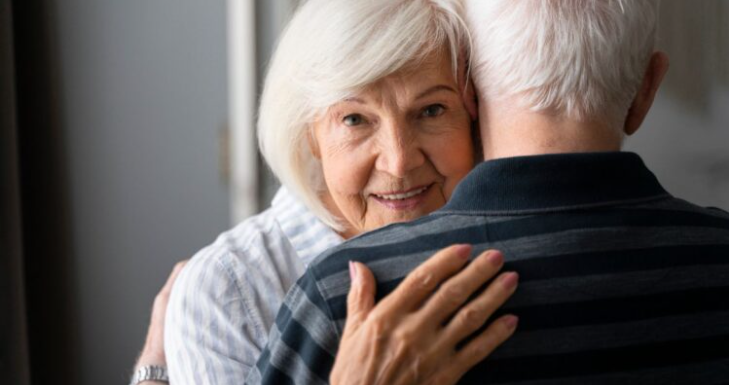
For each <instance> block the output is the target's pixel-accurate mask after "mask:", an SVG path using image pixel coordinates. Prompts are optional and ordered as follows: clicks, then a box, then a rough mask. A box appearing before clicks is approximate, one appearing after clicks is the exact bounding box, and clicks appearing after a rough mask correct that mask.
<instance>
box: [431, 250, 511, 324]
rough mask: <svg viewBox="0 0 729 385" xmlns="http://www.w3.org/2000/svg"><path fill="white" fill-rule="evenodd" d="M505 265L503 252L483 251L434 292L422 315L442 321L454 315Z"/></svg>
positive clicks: (434, 320)
mask: <svg viewBox="0 0 729 385" xmlns="http://www.w3.org/2000/svg"><path fill="white" fill-rule="evenodd" d="M503 265H504V257H503V255H502V254H501V252H499V251H496V250H488V251H485V252H483V253H481V254H480V255H479V256H478V257H477V258H476V259H474V260H473V262H471V263H470V264H469V265H468V266H467V267H466V268H465V269H463V271H461V272H460V273H458V274H457V275H455V276H453V277H451V278H450V279H449V280H448V281H446V283H444V284H443V285H442V286H441V287H440V288H439V289H438V291H436V292H435V294H433V297H431V298H430V299H429V300H428V302H427V303H426V305H425V306H424V307H423V310H422V316H421V317H423V319H424V320H428V321H429V322H435V323H442V322H444V321H445V320H447V319H448V318H450V317H451V315H453V313H454V312H455V311H456V310H458V309H459V308H460V307H461V306H463V304H464V303H465V302H466V301H467V300H468V299H469V298H470V297H471V295H472V294H473V293H474V292H475V291H476V290H477V289H478V288H480V287H481V286H483V285H484V284H485V283H486V282H488V281H489V280H490V279H491V278H493V277H494V276H495V275H496V273H497V272H498V271H499V269H501V267H502V266H503Z"/></svg>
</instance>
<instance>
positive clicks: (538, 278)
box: [249, 0, 729, 384]
mask: <svg viewBox="0 0 729 385" xmlns="http://www.w3.org/2000/svg"><path fill="white" fill-rule="evenodd" d="M466 5H467V6H466V14H467V16H466V18H467V21H468V23H469V24H470V28H471V30H472V32H473V43H474V46H473V52H472V60H473V62H472V76H473V79H474V83H475V85H476V90H477V92H478V95H479V106H478V109H479V116H480V121H479V125H480V133H481V138H482V140H483V152H484V155H485V158H486V161H485V162H484V163H482V164H480V165H479V166H478V167H476V169H474V170H473V171H472V172H471V173H470V174H469V176H468V177H467V178H466V179H465V180H464V181H463V182H461V184H460V185H459V187H458V188H457V190H456V192H455V193H454V195H453V197H452V199H451V201H450V202H449V203H448V204H447V205H446V206H445V207H444V208H443V209H441V210H440V211H438V212H436V213H434V214H432V215H430V216H428V217H426V218H423V219H420V220H417V221H414V222H411V223H405V224H399V225H394V226H389V227H387V228H385V229H382V230H377V231H374V232H372V233H369V234H365V235H363V236H360V237H358V238H355V239H353V240H350V241H348V242H345V243H344V244H343V245H341V246H339V247H336V248H334V249H333V250H331V251H329V252H326V253H325V254H324V255H322V256H320V257H319V258H318V260H317V261H316V262H315V263H313V264H312V265H310V267H309V270H308V271H307V273H306V274H305V275H304V276H303V277H302V278H301V279H300V280H299V282H298V283H297V284H296V285H295V286H294V288H293V289H292V291H291V292H289V295H288V296H287V299H286V301H285V303H284V306H283V307H282V309H281V311H280V312H279V316H278V318H277V321H276V324H275V325H274V328H273V330H272V333H271V339H270V341H269V345H268V348H267V349H266V351H265V352H264V354H263V356H262V357H261V359H260V360H259V362H258V365H257V370H255V371H253V373H252V374H251V376H250V377H249V381H250V382H259V381H262V382H270V383H279V382H280V381H285V382H292V381H293V382H299V381H300V379H302V378H309V379H311V378H319V379H328V378H329V375H330V373H329V371H330V370H331V367H332V361H333V359H334V358H333V357H334V356H335V353H336V352H335V351H331V348H330V347H331V346H336V344H337V341H338V340H339V339H340V338H342V336H343V334H344V337H345V340H346V339H347V333H346V332H344V331H343V329H344V320H345V318H346V315H347V302H346V299H345V295H346V293H347V289H348V288H349V287H350V284H352V285H354V286H355V287H356V286H357V285H362V282H365V281H367V280H366V279H365V278H367V277H368V274H369V271H368V270H367V269H365V268H364V266H363V265H361V264H359V263H362V264H364V265H367V266H368V267H369V269H371V271H372V273H374V276H375V277H376V278H377V281H378V286H377V288H376V289H377V294H378V296H384V295H387V293H388V292H390V291H391V290H392V288H394V287H395V286H396V285H397V284H398V283H399V282H400V281H401V280H403V278H404V277H406V276H407V275H408V273H409V272H410V271H411V270H412V269H414V268H415V267H416V266H418V265H419V264H421V263H422V262H424V261H426V260H427V259H428V258H429V257H430V256H431V255H433V253H434V252H435V251H436V250H438V249H441V248H443V247H445V246H448V245H451V244H454V243H461V244H464V243H465V244H471V245H473V247H474V251H479V250H485V249H490V248H496V249H500V250H502V251H503V252H504V255H505V259H506V268H507V269H510V270H514V271H516V272H518V273H519V276H520V282H521V283H520V288H519V290H518V291H517V293H516V294H515V295H514V297H512V299H511V300H509V302H507V304H506V305H505V307H504V309H501V310H500V311H499V312H497V313H499V314H502V313H512V314H515V315H517V316H518V317H519V319H520V324H519V330H518V331H517V332H516V334H515V335H514V337H513V338H512V339H511V340H509V341H507V342H506V343H505V344H504V345H503V346H502V347H501V348H500V349H499V350H497V351H496V352H495V353H494V354H493V355H491V357H490V358H489V359H488V360H486V361H484V362H482V363H480V364H478V365H476V366H475V367H474V368H473V369H471V370H470V371H468V372H467V373H466V374H465V376H464V377H462V378H461V381H462V382H467V383H479V384H480V383H488V384H491V383H494V384H496V383H499V384H503V383H520V384H521V383H529V384H536V383H539V384H588V383H589V384H608V383H610V384H613V383H631V384H633V383H634V384H652V383H655V384H658V383H660V384H666V383H671V384H716V383H722V382H726V381H727V379H729V301H728V300H727V298H729V279H728V277H729V214H727V213H726V212H723V211H720V210H717V209H705V208H701V207H697V206H695V205H692V204H690V203H688V202H685V201H683V200H680V199H677V198H674V197H673V196H671V195H670V194H669V193H668V192H666V191H665V190H664V189H663V188H662V187H661V185H660V184H659V183H658V181H657V180H656V178H655V177H654V175H653V174H652V173H651V172H650V171H649V170H648V169H647V168H646V166H645V165H644V164H643V162H642V161H641V159H640V157H639V156H638V155H636V154H632V153H624V152H620V149H621V145H622V142H623V138H624V136H625V135H630V134H633V133H634V132H636V130H637V129H638V128H639V127H640V125H641V123H642V122H643V119H644V117H645V116H646V114H647V113H648V110H649V109H650V107H651V104H652V102H653V98H654V96H655V94H656V91H657V89H658V87H659V85H660V83H661V80H662V78H663V75H664V74H665V72H666V70H667V67H668V62H667V58H666V57H665V55H664V54H662V53H657V52H655V51H654V42H655V33H656V18H657V1H652V0H641V1H628V0H625V1H619V0H583V1H574V0H519V1H515V0H467V1H466ZM349 261H358V262H359V263H358V264H355V265H354V268H353V269H352V270H351V271H352V274H351V277H352V278H351V280H350V274H347V270H348V266H349V265H350V264H349ZM421 278H423V282H422V284H423V285H425V286H427V285H428V277H421ZM430 278H432V277H430ZM362 290H364V289H362ZM354 291H356V290H353V292H354ZM456 294H458V293H456ZM461 294H462V293H461ZM470 314H471V315H472V316H471V317H470V322H475V323H476V324H479V323H487V322H486V320H485V318H487V317H489V316H490V319H495V318H496V317H495V316H494V315H493V314H492V309H479V308H478V307H477V306H473V309H472V311H471V312H470ZM479 317H480V319H479ZM474 319H476V321H474ZM447 321H448V320H447ZM466 321H468V320H466ZM348 322H349V321H348ZM446 323H447V322H446ZM380 326H382V327H387V325H380ZM347 327H349V325H348V326H347ZM406 337H407V336H406ZM410 337H412V336H410ZM415 338H417V336H415ZM342 343H345V341H342ZM372 344H373V346H375V345H378V344H379V342H378V341H373V342H372ZM388 354H390V355H391V357H392V360H393V365H397V362H396V361H397V359H398V355H399V354H401V352H399V351H392V352H389V353H388ZM426 364H427V363H424V365H423V366H422V367H415V368H403V370H409V371H414V372H415V374H414V376H412V377H411V378H414V379H415V380H416V382H417V373H418V372H425V371H427V369H428V368H427V366H426ZM312 374H313V376H312Z"/></svg>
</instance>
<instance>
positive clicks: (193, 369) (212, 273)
mask: <svg viewBox="0 0 729 385" xmlns="http://www.w3.org/2000/svg"><path fill="white" fill-rule="evenodd" d="M202 257H203V258H193V259H192V260H190V262H189V263H188V265H187V266H185V268H184V269H183V271H182V272H181V273H180V276H179V277H178V280H177V281H176V282H175V285H174V287H173V289H172V294H171V296H170V302H169V304H168V308H167V314H166V317H165V354H166V357H167V365H168V371H169V375H170V381H171V383H173V384H175V385H188V384H189V385H192V384H195V385H207V384H216V385H227V384H240V383H241V382H242V381H243V379H244V378H245V377H246V375H247V374H248V371H249V370H250V369H251V368H252V367H253V365H254V364H255V362H256V359H257V358H258V356H259V355H260V353H261V350H262V348H263V343H264V341H265V339H264V338H265V329H261V328H262V327H261V326H260V325H258V322H257V321H256V320H257V319H259V318H256V317H255V314H253V313H251V312H252V311H254V310H255V308H253V307H250V306H248V305H247V298H246V292H245V287H244V286H241V285H240V284H239V282H237V281H236V279H235V276H234V275H233V274H232V272H230V271H229V269H226V267H225V266H224V265H223V264H222V263H221V262H220V261H219V260H216V259H215V258H205V256H202ZM208 257H209V256H208Z"/></svg>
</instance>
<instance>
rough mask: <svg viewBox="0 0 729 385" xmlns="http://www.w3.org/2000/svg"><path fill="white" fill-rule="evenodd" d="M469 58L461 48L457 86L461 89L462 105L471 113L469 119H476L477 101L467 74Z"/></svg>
mask: <svg viewBox="0 0 729 385" xmlns="http://www.w3.org/2000/svg"><path fill="white" fill-rule="evenodd" d="M470 68H471V67H470V65H469V59H468V57H467V55H466V52H465V50H461V57H460V58H459V61H458V79H456V81H457V82H458V88H459V90H460V91H461V98H463V105H464V106H465V107H466V111H468V114H469V115H471V120H474V121H475V120H477V119H478V102H477V99H476V91H475V88H474V85H473V81H472V80H471V77H470V76H469V75H470V73H471V71H470Z"/></svg>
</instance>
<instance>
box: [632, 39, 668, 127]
mask: <svg viewBox="0 0 729 385" xmlns="http://www.w3.org/2000/svg"><path fill="white" fill-rule="evenodd" d="M666 72H668V55H666V53H665V52H660V51H657V52H654V53H653V55H651V59H650V62H649V63H648V68H647V69H646V71H645V75H644V76H643V83H642V84H641V86H640V89H638V94H637V95H635V99H633V104H631V106H630V110H628V116H627V117H626V118H625V123H624V125H623V131H624V132H625V133H626V134H627V135H633V134H634V133H635V132H636V131H638V128H640V125H641V124H643V120H644V119H645V117H646V116H647V115H648V111H649V110H650V109H651V106H652V105H653V100H654V99H655V97H656V93H657V92H658V87H660V85H661V82H662V81H663V78H664V77H665V76H666Z"/></svg>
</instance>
